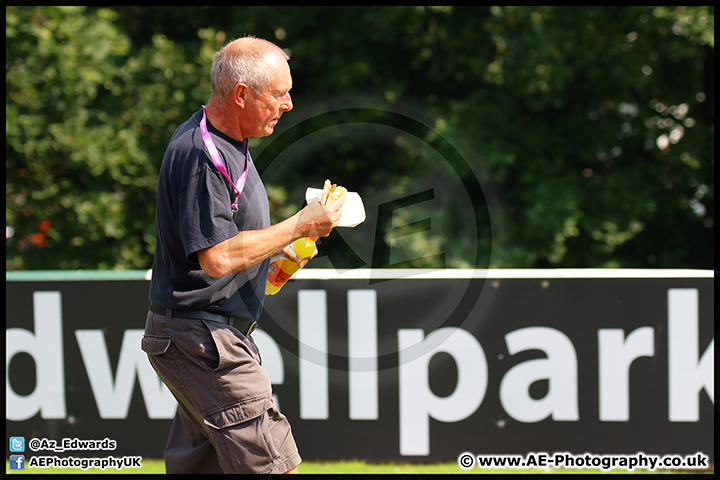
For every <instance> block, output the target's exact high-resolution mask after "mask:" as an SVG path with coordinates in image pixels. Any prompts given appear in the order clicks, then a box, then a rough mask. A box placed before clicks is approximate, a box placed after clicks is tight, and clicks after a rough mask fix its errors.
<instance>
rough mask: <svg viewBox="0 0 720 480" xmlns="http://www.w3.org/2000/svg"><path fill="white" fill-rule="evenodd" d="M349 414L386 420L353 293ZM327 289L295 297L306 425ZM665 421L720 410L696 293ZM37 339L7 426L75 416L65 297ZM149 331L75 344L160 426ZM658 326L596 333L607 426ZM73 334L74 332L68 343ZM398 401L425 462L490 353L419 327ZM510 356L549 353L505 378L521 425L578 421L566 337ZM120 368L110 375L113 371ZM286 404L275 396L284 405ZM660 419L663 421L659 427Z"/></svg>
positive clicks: (324, 345)
mask: <svg viewBox="0 0 720 480" xmlns="http://www.w3.org/2000/svg"><path fill="white" fill-rule="evenodd" d="M347 304H348V312H347V314H348V336H349V338H348V354H349V359H348V361H349V367H350V368H349V372H348V380H349V383H348V386H349V397H348V399H349V416H350V419H351V420H376V419H378V418H379V405H378V402H379V394H378V388H379V385H378V364H377V362H378V337H377V319H378V306H377V293H376V291H375V290H372V289H368V290H349V291H348V302H347ZM327 310H328V307H327V292H326V291H325V290H300V291H299V293H298V319H299V327H298V334H299V335H298V340H299V353H300V359H299V375H300V378H299V385H300V392H299V393H300V405H299V409H300V417H301V418H302V419H320V420H323V419H328V418H329V385H328V353H329V351H328V332H327V325H328V313H327ZM667 311H668V314H667V322H668V330H667V331H668V344H667V348H668V351H667V353H668V355H667V356H668V402H669V414H668V420H669V421H671V422H698V421H699V420H700V396H701V395H702V393H701V392H702V391H703V390H705V392H706V394H707V395H708V396H709V399H710V401H711V402H713V403H714V352H715V349H714V345H715V344H714V339H711V340H710V342H709V344H708V346H707V347H706V349H705V351H704V352H702V355H700V345H699V303H698V290H697V289H694V288H675V289H668V292H667ZM33 315H34V317H33V318H34V332H33V331H30V330H28V329H25V328H7V329H6V356H5V361H6V362H5V363H6V418H7V420H11V421H24V420H28V419H30V418H32V417H34V416H35V415H37V414H38V413H39V414H40V416H41V418H43V419H63V418H66V416H67V413H66V412H67V409H66V392H65V388H66V386H65V375H64V369H65V357H64V349H63V318H62V308H61V295H60V292H34V293H33ZM142 333H143V331H142V330H140V329H127V330H125V331H124V333H123V338H122V345H121V347H120V353H119V356H118V361H117V362H111V361H110V355H109V353H108V350H107V346H106V345H107V344H106V339H105V336H104V333H103V332H102V330H99V329H97V330H84V329H79V330H76V331H75V332H74V338H75V340H76V341H77V343H78V347H79V350H80V353H81V356H82V359H83V363H84V365H85V370H86V372H87V375H88V379H89V381H90V386H91V389H92V392H93V395H94V397H95V400H96V403H97V406H98V411H99V413H100V417H101V418H108V419H109V418H113V419H115V418H127V414H128V411H129V407H130V403H131V399H132V395H133V389H134V387H135V378H137V379H138V382H139V384H140V389H141V392H142V397H143V401H144V402H145V406H146V409H147V412H148V418H151V419H161V418H162V419H170V418H172V417H173V416H174V413H175V409H176V408H177V404H176V402H175V400H174V399H173V398H172V396H171V395H170V393H169V391H168V390H167V388H166V387H165V386H164V385H163V384H162V382H160V380H159V378H158V377H157V375H156V374H155V372H154V371H153V370H152V367H151V366H150V364H149V362H148V360H147V356H146V355H145V354H144V353H143V352H142V351H141V349H140V337H141V336H142ZM654 335H655V330H654V329H653V328H652V327H648V326H645V327H639V328H637V329H635V330H633V331H632V332H630V333H629V334H628V335H627V336H625V333H624V331H623V330H622V329H613V328H608V329H599V330H598V332H597V338H598V356H599V357H598V379H597V381H598V387H599V399H598V400H599V401H598V403H599V419H600V420H601V421H628V420H629V416H630V413H629V412H630V401H631V399H630V388H629V385H630V373H629V372H630V369H631V366H632V364H633V362H634V361H635V360H636V359H638V358H640V357H652V356H655V355H656V354H657V352H656V351H655V350H656V346H655V341H654ZM70 338H72V336H71V337H70ZM255 338H256V340H257V343H258V345H260V348H261V350H262V353H263V367H264V368H265V370H266V371H267V372H268V376H269V377H270V380H271V382H272V383H273V384H274V385H278V384H282V383H283V382H284V380H285V378H284V372H285V370H284V363H283V358H282V355H281V352H280V349H279V347H278V345H277V344H276V343H275V341H274V340H273V339H272V338H271V337H270V336H269V335H268V334H266V333H265V332H262V331H257V332H256V334H255ZM397 341H398V346H399V350H398V352H399V354H398V358H399V365H398V367H399V368H398V394H399V408H400V411H399V429H400V453H401V454H402V455H428V454H429V448H430V430H429V426H430V418H432V419H434V420H437V421H440V422H458V421H461V420H464V419H465V418H468V417H469V416H470V415H472V414H473V413H474V412H475V411H476V410H477V409H478V408H479V406H480V405H481V404H482V402H483V400H484V397H485V395H486V393H487V392H486V389H487V385H488V371H489V370H488V364H487V358H486V356H485V354H484V351H483V348H482V346H481V344H480V343H479V342H478V340H477V339H476V338H475V336H474V335H473V334H471V333H470V332H468V331H466V330H464V329H462V328H455V327H444V328H439V329H437V330H435V331H430V332H428V333H427V336H425V334H424V332H423V330H420V329H399V330H398V332H397ZM505 341H506V343H507V347H508V352H509V353H510V354H511V355H515V354H517V353H519V352H521V351H525V350H540V351H542V352H544V353H545V354H546V357H547V358H541V359H531V360H526V361H524V362H521V363H519V364H517V365H514V366H513V367H512V368H510V369H509V370H508V371H507V372H505V374H504V376H503V378H502V379H501V381H500V389H499V399H500V402H501V405H502V407H503V409H504V410H505V412H507V414H508V415H510V416H511V417H512V418H514V419H515V420H518V421H521V422H539V421H542V420H543V419H546V418H548V417H551V418H552V419H553V420H555V421H577V420H579V415H578V391H577V389H578V366H577V356H576V351H575V346H574V345H573V343H572V341H571V340H570V339H569V338H568V337H567V336H566V335H565V334H564V333H562V332H560V331H559V330H556V329H553V328H548V327H527V328H521V329H517V330H514V331H511V332H509V333H507V334H506V335H505ZM439 352H444V353H447V354H449V355H450V356H451V357H452V359H453V360H454V361H455V364H456V366H457V371H458V378H457V384H456V386H455V389H454V391H453V393H452V394H451V395H450V396H447V397H438V396H436V395H435V394H434V393H433V392H432V390H431V388H430V379H429V370H428V369H429V363H430V360H431V359H432V357H433V356H434V355H435V354H437V353H439ZM21 353H25V354H28V355H30V356H31V357H32V358H33V360H34V362H35V369H36V375H35V378H36V383H35V387H34V390H33V391H32V393H30V394H28V395H19V394H18V393H16V391H15V390H13V387H12V384H11V380H10V365H11V363H12V360H13V358H14V357H15V356H16V355H17V354H21ZM113 363H115V364H117V371H116V372H115V374H114V375H113V372H112V368H111V364H113ZM538 380H547V382H548V391H547V393H546V394H545V396H544V397H543V398H541V399H535V398H532V397H531V396H530V392H529V389H530V386H531V385H532V384H533V383H534V382H536V381H538ZM276 401H277V399H276ZM659 420H660V419H659Z"/></svg>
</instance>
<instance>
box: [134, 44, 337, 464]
mask: <svg viewBox="0 0 720 480" xmlns="http://www.w3.org/2000/svg"><path fill="white" fill-rule="evenodd" d="M210 76H211V81H212V90H213V91H212V95H211V97H210V99H209V101H208V105H207V107H205V106H203V107H202V108H201V109H199V110H198V111H197V112H196V113H195V114H194V115H192V117H190V119H189V120H188V121H186V122H185V123H183V124H182V125H180V127H178V129H177V130H176V131H175V133H174V134H173V137H172V138H171V140H170V143H169V145H168V148H167V150H166V152H165V156H164V158H163V162H162V166H161V168H160V176H159V180H158V189H157V211H156V219H155V231H156V237H157V246H156V251H155V257H154V261H153V274H152V282H151V287H150V310H149V312H148V315H147V321H146V326H145V335H144V337H143V341H142V348H143V350H144V351H145V352H146V353H147V354H148V358H149V360H150V363H151V364H152V366H153V368H154V369H155V371H156V372H157V373H158V375H159V376H160V378H161V379H162V381H163V382H164V383H165V384H166V385H167V386H168V388H169V389H170V391H171V392H172V393H173V395H174V396H175V398H176V399H177V401H178V412H177V415H176V417H175V420H174V421H173V425H172V428H171V431H170V437H169V439H168V443H167V445H166V448H165V464H166V471H167V473H257V474H264V473H284V472H285V473H288V472H296V471H297V466H298V464H299V463H300V461H301V459H300V456H299V454H298V451H297V447H296V445H295V441H294V439H293V436H292V432H291V429H290V425H289V424H288V421H287V419H286V418H285V416H283V415H282V414H281V413H280V412H279V411H278V410H277V408H276V405H275V404H274V402H273V399H272V387H271V384H270V380H269V378H268V376H267V374H266V373H265V371H264V370H263V368H262V367H261V357H260V353H259V351H258V348H257V346H256V345H255V342H254V341H253V339H252V336H251V333H252V331H253V329H254V328H255V325H256V322H257V319H258V318H259V316H260V312H261V310H262V306H263V300H264V289H265V281H266V277H267V272H268V265H269V258H270V257H271V256H272V255H274V254H277V253H280V252H284V253H285V255H286V256H287V257H288V258H291V259H293V260H295V261H300V258H298V257H297V256H296V255H295V254H294V253H292V250H290V249H288V248H287V246H288V245H289V244H291V243H292V242H293V241H294V240H296V239H298V238H302V237H317V236H327V235H329V233H330V231H331V230H332V229H333V228H334V227H335V226H337V224H338V222H339V220H340V216H341V209H342V204H343V201H342V200H340V201H337V202H333V203H329V204H328V205H324V206H323V205H320V204H319V203H317V202H314V203H311V204H309V205H307V206H306V207H305V208H303V209H302V210H300V211H299V212H297V213H296V214H295V215H293V216H292V217H290V218H288V219H286V220H284V221H282V222H280V223H277V224H275V225H270V214H269V206H268V199H267V194H266V192H265V188H264V186H263V183H262V181H261V179H260V176H259V174H258V172H257V170H256V169H255V166H254V164H253V162H252V159H251V156H250V154H249V152H248V138H249V137H263V136H267V135H270V134H272V132H273V129H274V127H275V125H276V124H277V122H278V121H279V120H280V117H281V116H282V115H283V114H284V113H285V112H288V111H290V110H292V108H293V104H292V100H291V99H290V89H291V87H292V77H291V75H290V67H289V65H288V57H287V55H286V54H285V53H284V52H283V50H281V49H280V48H279V47H277V46H276V45H274V44H273V43H271V42H268V41H265V40H262V39H258V38H253V37H244V38H240V39H237V40H234V41H232V42H230V43H228V44H227V45H226V46H225V47H224V48H223V49H222V50H220V51H219V52H218V53H217V55H216V57H215V60H214V62H213V65H212V69H211V72H210Z"/></svg>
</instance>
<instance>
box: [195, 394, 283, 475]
mask: <svg viewBox="0 0 720 480" xmlns="http://www.w3.org/2000/svg"><path fill="white" fill-rule="evenodd" d="M272 406H273V401H272V397H262V398H256V399H251V400H246V401H243V402H240V403H236V404H233V405H229V406H227V407H224V408H222V409H219V410H215V411H213V412H210V413H208V414H206V415H205V416H204V423H205V425H207V426H209V427H211V429H212V430H213V431H214V435H215V437H216V439H217V441H216V442H215V443H216V444H217V445H218V449H219V451H218V457H219V459H220V462H221V464H222V463H225V462H228V463H226V464H225V467H227V468H229V470H233V469H234V466H236V465H242V466H243V467H242V468H248V469H249V471H250V472H252V473H261V472H263V471H264V470H266V469H268V468H269V467H270V466H271V465H272V463H273V462H274V461H275V460H276V459H277V458H279V457H280V452H279V450H278V449H277V447H276V446H275V442H274V441H273V438H272V435H271V434H270V429H269V426H268V422H269V418H268V413H267V412H268V410H269V409H270V408H272ZM235 473H243V472H240V471H237V472H235ZM265 473H266V472H265Z"/></svg>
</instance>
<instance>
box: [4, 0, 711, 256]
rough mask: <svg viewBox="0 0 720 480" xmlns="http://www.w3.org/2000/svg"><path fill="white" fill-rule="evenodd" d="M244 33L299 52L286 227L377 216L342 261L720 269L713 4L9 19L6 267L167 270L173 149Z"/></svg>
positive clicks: (180, 10)
mask: <svg viewBox="0 0 720 480" xmlns="http://www.w3.org/2000/svg"><path fill="white" fill-rule="evenodd" d="M243 35H254V36H258V37H262V38H267V39H269V40H271V41H274V42H275V43H277V44H278V45H279V46H280V47H282V48H284V49H286V51H287V52H288V53H289V54H290V55H291V60H290V65H291V69H292V75H293V81H294V86H293V89H292V91H291V95H292V97H293V102H294V105H295V109H294V111H293V112H290V113H287V114H286V115H285V116H283V118H282V119H281V121H280V124H279V125H278V127H277V128H276V132H275V134H274V135H273V136H271V137H267V138H262V139H253V140H252V142H251V153H252V155H253V159H254V160H255V162H256V164H257V166H258V169H259V170H260V171H261V174H262V175H263V179H264V181H265V183H266V187H267V190H268V194H269V196H270V199H271V213H272V217H273V220H274V221H279V220H282V219H284V218H286V217H287V216H289V215H292V214H293V213H294V212H295V211H296V210H297V209H298V208H300V207H302V205H303V200H304V195H303V192H304V190H305V187H308V186H316V187H319V186H321V185H322V181H323V180H324V179H325V178H330V179H332V180H333V181H335V182H336V183H339V184H342V185H345V186H347V187H348V188H349V189H350V190H351V191H357V192H359V193H360V194H361V196H362V197H363V199H364V200H365V207H366V210H367V214H368V220H367V221H366V222H365V223H364V224H363V225H361V226H358V227H357V228H356V229H353V230H349V229H346V230H344V231H343V232H341V233H339V234H338V235H331V237H329V238H328V239H324V240H323V242H326V243H330V244H332V243H333V242H334V243H335V245H334V248H332V249H329V248H328V250H332V251H333V252H334V253H333V254H332V257H331V258H330V259H329V260H331V263H332V265H333V266H335V267H336V268H357V267H361V266H373V267H387V266H393V267H425V268H455V267H492V268H544V267H563V268H613V267H616V268H703V269H712V268H714V248H713V243H714V242H713V239H714V141H713V139H714V102H715V97H714V91H715V83H714V64H715V58H716V57H715V54H714V9H713V8H712V7H703V6H693V7H688V6H685V7H671V6H663V7H650V6H639V7H635V6H632V7H630V6H627V7H622V6H621V7H618V6H615V7H426V6H401V7H399V6H396V7H232V8H231V7H111V8H108V7H102V8H100V7H27V6H7V7H6V47H5V51H6V207H5V218H6V269H7V270H34V269H42V270H49V269H101V270H106V269H107V270H128V269H149V268H150V267H151V266H152V256H153V252H154V242H155V240H154V215H155V187H156V182H157V173H158V170H159V167H160V163H161V161H162V157H163V153H164V151H165V148H166V146H167V142H168V140H169V139H170V136H171V135H172V133H173V131H174V129H175V128H176V127H177V126H178V125H179V124H181V123H182V122H184V121H185V120H187V118H188V117H189V116H190V115H192V114H193V113H194V112H196V111H197V110H198V109H199V108H200V106H201V105H202V104H205V103H206V102H207V99H208V97H209V95H210V91H211V89H210V75H209V71H210V65H211V63H212V60H213V57H214V54H215V52H216V51H217V50H218V49H219V48H221V47H222V45H224V44H225V43H226V42H227V41H229V40H232V39H234V38H237V37H240V36H243ZM378 252H380V253H378ZM326 260H328V259H325V261H326ZM313 266H316V267H317V266H327V263H326V262H325V263H324V261H323V259H322V258H319V260H318V261H317V262H311V263H310V264H309V265H308V268H312V267H313Z"/></svg>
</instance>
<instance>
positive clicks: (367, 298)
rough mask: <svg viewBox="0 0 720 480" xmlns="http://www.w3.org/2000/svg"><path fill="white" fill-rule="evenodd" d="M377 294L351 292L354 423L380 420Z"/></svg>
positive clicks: (350, 369)
mask: <svg viewBox="0 0 720 480" xmlns="http://www.w3.org/2000/svg"><path fill="white" fill-rule="evenodd" d="M377 355H378V349H377V292H376V291H375V290H349V291H348V356H349V360H348V361H349V366H348V370H349V372H348V376H349V377H350V378H349V388H350V419H351V420H377V418H378V409H379V406H378V357H377Z"/></svg>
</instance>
